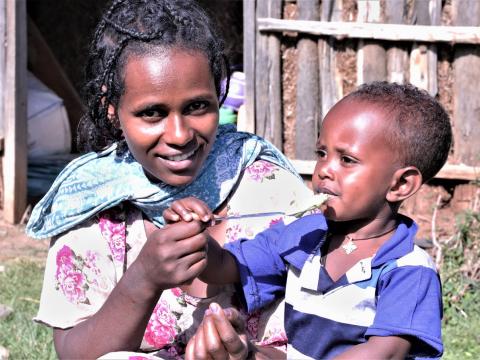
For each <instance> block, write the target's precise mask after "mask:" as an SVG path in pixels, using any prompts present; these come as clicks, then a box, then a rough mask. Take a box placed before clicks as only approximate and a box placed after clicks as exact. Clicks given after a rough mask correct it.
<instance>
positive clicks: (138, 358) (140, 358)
mask: <svg viewBox="0 0 480 360" xmlns="http://www.w3.org/2000/svg"><path fill="white" fill-rule="evenodd" d="M149 359H150V358H148V357H145V356H139V355H134V356H129V357H128V360H149Z"/></svg>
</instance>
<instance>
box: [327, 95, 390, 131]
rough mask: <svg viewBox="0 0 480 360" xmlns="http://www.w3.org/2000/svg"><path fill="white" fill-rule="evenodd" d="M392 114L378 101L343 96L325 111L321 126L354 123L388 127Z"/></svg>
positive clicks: (360, 125)
mask: <svg viewBox="0 0 480 360" xmlns="http://www.w3.org/2000/svg"><path fill="white" fill-rule="evenodd" d="M393 116H394V114H393V113H392V111H388V110H387V109H385V107H384V106H382V104H380V103H376V102H374V101H370V100H364V99H356V98H348V97H347V98H344V99H342V100H340V101H339V102H338V103H337V104H335V106H334V107H333V108H332V109H331V110H330V111H329V112H328V113H327V115H326V116H325V118H324V121H323V122H322V127H323V126H324V125H327V126H328V127H340V126H345V125H355V126H357V127H368V128H369V127H372V126H374V127H379V128H384V127H390V126H387V125H391V121H390V120H392V119H393Z"/></svg>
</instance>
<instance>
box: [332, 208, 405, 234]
mask: <svg viewBox="0 0 480 360" xmlns="http://www.w3.org/2000/svg"><path fill="white" fill-rule="evenodd" d="M397 224H398V214H392V216H389V217H387V218H376V219H373V220H351V221H329V222H328V228H329V231H330V233H331V234H332V235H343V236H349V237H350V238H352V239H358V240H360V239H369V238H373V237H378V236H381V235H382V234H383V233H385V232H389V231H391V230H393V229H395V228H396V227H397Z"/></svg>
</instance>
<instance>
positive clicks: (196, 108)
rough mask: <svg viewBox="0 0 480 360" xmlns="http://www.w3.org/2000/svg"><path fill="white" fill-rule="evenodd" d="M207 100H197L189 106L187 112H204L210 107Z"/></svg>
mask: <svg viewBox="0 0 480 360" xmlns="http://www.w3.org/2000/svg"><path fill="white" fill-rule="evenodd" d="M208 105H209V104H208V102H207V101H195V102H193V103H191V104H189V105H188V106H187V109H186V113H187V114H192V113H193V114H197V113H203V111H204V110H205V109H206V108H207V107H208Z"/></svg>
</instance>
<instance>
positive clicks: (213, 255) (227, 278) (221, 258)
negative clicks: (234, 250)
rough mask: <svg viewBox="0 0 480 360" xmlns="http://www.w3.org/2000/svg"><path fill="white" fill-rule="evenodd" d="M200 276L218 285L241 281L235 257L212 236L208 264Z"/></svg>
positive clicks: (209, 243)
mask: <svg viewBox="0 0 480 360" xmlns="http://www.w3.org/2000/svg"><path fill="white" fill-rule="evenodd" d="M199 278H200V280H202V281H204V282H206V283H209V284H218V285H221V284H232V283H238V282H239V281H240V275H239V272H238V266H237V262H236V260H235V258H234V257H233V255H232V254H230V253H229V252H228V251H227V250H225V249H224V248H222V247H221V246H220V245H219V244H218V242H217V241H215V239H213V238H211V237H208V249H207V266H206V268H205V270H204V271H203V272H202V273H201V274H200V275H199Z"/></svg>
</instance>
